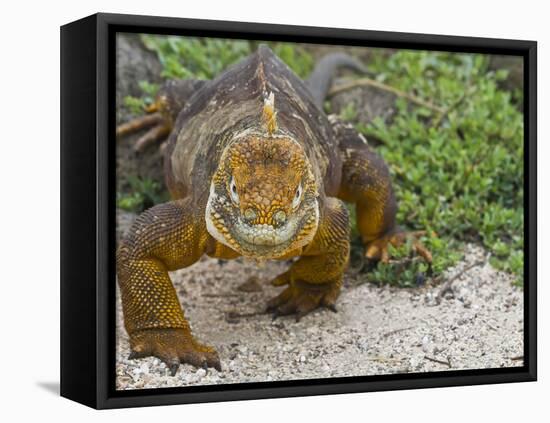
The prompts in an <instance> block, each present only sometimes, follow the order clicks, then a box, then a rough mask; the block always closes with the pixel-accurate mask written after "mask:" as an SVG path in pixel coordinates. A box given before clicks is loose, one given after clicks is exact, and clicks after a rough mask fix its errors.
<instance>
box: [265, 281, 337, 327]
mask: <svg viewBox="0 0 550 423" xmlns="http://www.w3.org/2000/svg"><path fill="white" fill-rule="evenodd" d="M285 279H286V276H285V274H283V275H281V276H279V277H277V278H276V279H274V280H273V281H272V284H273V285H276V286H280V285H284V284H288V286H287V287H286V288H285V290H284V291H283V292H281V293H280V294H279V295H278V296H276V297H275V298H272V299H271V300H269V301H268V303H267V310H266V311H267V312H272V313H273V318H276V317H278V316H285V315H289V314H295V315H296V321H299V320H300V319H301V318H302V317H304V316H305V315H306V314H308V313H309V312H311V311H313V310H315V309H316V308H318V307H326V308H328V309H329V310H331V311H333V312H336V306H335V303H336V300H337V298H338V296H339V295H340V288H341V286H342V282H341V280H338V281H336V282H333V283H323V284H312V283H307V282H303V281H292V282H290V281H288V282H286V281H285Z"/></svg>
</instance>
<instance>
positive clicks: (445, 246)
mask: <svg viewBox="0 0 550 423" xmlns="http://www.w3.org/2000/svg"><path fill="white" fill-rule="evenodd" d="M369 66H370V69H371V70H372V71H374V72H375V73H376V74H377V75H378V79H379V80H380V81H383V82H384V83H385V84H389V85H391V86H392V87H395V88H397V89H400V90H402V91H405V92H407V93H414V94H415V95H416V96H419V97H421V98H422V99H424V100H426V101H429V102H431V103H433V104H436V105H438V106H439V107H441V108H443V109H444V110H446V111H448V113H446V114H445V116H443V117H442V116H440V115H439V113H437V112H434V111H433V110H430V109H427V108H423V107H416V106H413V105H411V104H410V102H407V100H405V99H403V98H398V99H397V100H396V102H395V107H396V110H397V112H396V115H395V117H394V118H393V120H392V121H391V122H383V121H382V120H380V119H378V120H375V121H374V122H372V123H370V124H368V125H364V124H361V123H358V122H355V123H356V126H357V128H358V129H359V130H360V131H361V132H362V133H364V134H365V135H366V136H367V137H368V138H369V140H371V141H373V142H374V143H379V146H378V147H377V151H378V152H380V154H382V156H383V157H384V158H385V159H386V161H387V162H388V163H389V165H390V168H391V172H392V174H393V179H394V186H395V188H396V191H397V196H398V198H399V216H398V218H399V221H400V222H403V223H404V224H405V225H407V226H414V228H425V229H427V230H428V231H430V232H431V231H434V232H435V233H436V234H437V237H431V238H430V239H429V240H427V245H428V246H429V247H430V248H431V250H432V253H433V255H434V271H435V273H438V272H440V271H441V270H443V269H444V268H446V267H447V266H449V265H450V264H452V263H453V261H455V260H456V259H457V258H458V255H457V252H458V251H460V247H461V244H462V243H463V242H478V243H481V244H483V245H484V246H485V247H486V248H487V249H488V250H489V251H490V252H491V254H492V256H491V262H492V264H493V265H495V266H496V267H498V268H500V269H503V270H506V271H509V272H513V273H514V274H515V275H516V276H517V283H518V284H522V283H523V195H524V193H523V177H524V171H523V115H522V113H521V112H520V111H519V110H518V107H517V105H516V104H514V98H515V99H516V101H517V100H519V98H518V97H517V96H515V97H512V94H511V93H509V92H506V91H503V90H501V89H499V87H498V82H499V81H501V80H503V79H505V78H506V76H507V74H506V72H505V71H498V72H491V71H489V70H488V62H487V56H484V55H474V54H451V53H437V52H436V53H432V52H415V51H400V52H397V53H396V54H393V55H392V56H390V57H387V56H384V55H382V54H375V55H374V57H373V61H372V63H370V64H369ZM345 115H346V116H345V117H348V118H349V117H350V116H351V118H352V119H351V120H352V121H353V113H351V114H350V111H349V110H348V111H347V112H346V113H345ZM417 266H422V265H421V264H417ZM382 267H384V266H382ZM379 269H380V267H379ZM419 270H422V269H419ZM412 271H413V272H414V270H412ZM377 272H378V273H379V275H378V276H379V278H380V280H388V275H387V274H386V273H387V272H388V270H387V269H382V270H377ZM378 276H377V277H378ZM406 279H407V278H400V280H406ZM389 280H395V279H394V278H391V277H390V278H389Z"/></svg>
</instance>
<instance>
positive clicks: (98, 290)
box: [61, 13, 537, 409]
mask: <svg viewBox="0 0 550 423" xmlns="http://www.w3.org/2000/svg"><path fill="white" fill-rule="evenodd" d="M117 32H139V33H156V34H177V35H198V36H209V37H223V38H245V39H246V38H249V39H258V40H279V41H292V42H310V43H321V44H340V45H342V44H343V45H361V46H370V47H386V48H411V49H423V50H445V51H453V52H476V53H488V54H503V55H517V56H522V57H523V59H524V70H525V71H524V128H525V132H524V134H525V139H524V142H525V156H524V168H525V192H526V193H527V195H526V198H525V240H526V242H525V247H524V248H525V278H524V280H525V287H524V295H525V303H524V304H525V307H524V336H525V343H524V348H525V353H524V365H523V366H522V367H514V368H501V369H484V370H458V371H444V372H437V373H423V374H394V375H380V376H364V377H350V378H332V379H316V380H303V381H284V382H262V383H244V384H235V385H217V386H198V387H188V388H185V387H182V388H162V389H155V390H152V389H145V390H135V391H116V390H115V389H114V386H115V385H114V377H115V359H114V354H115V309H114V304H115V303H114V302H115V263H114V249H115V242H116V240H115V190H114V186H115V172H114V168H115V164H114V160H115V139H114V138H115V122H114V116H115V113H114V112H115V111H114V108H115V100H114V92H115V69H114V65H115V48H114V41H115V34H116V33H117ZM536 78H537V44H536V42H534V41H518V40H505V39H488V38H473V37H456V36H441V35H428V34H410V33H398V32H381V31H364V30H347V29H346V30H344V29H333V28H315V27H300V26H286V25H271V24H269V25H268V24H257V23H244V22H222V21H209V20H195V19H179V18H166V17H152V16H134V15H118V14H103V13H99V14H95V15H92V16H89V17H86V18H83V19H81V20H78V21H75V22H72V23H70V24H67V25H65V26H63V27H61V395H62V396H64V397H66V398H70V399H72V400H75V401H78V402H80V403H82V404H85V405H88V406H90V407H94V408H98V409H100V408H119V407H133V406H149V405H163V404H177V403H194V402H209V401H230V400H242V399H258V398H275V397H289V396H304V395H320V394H336V393H350V392H367V391H380V390H398V389H416V388H430V387H443V386H459V385H476V384H488V383H504V382H523V381H534V380H536V377H537V348H536V346H537V340H536V333H537V320H536V317H537V312H536V306H537V303H536V294H537V275H536V244H537V243H536V210H537V205H536V149H537V144H536V137H537V132H536V131H537V126H536V125H537V121H536V116H537V113H536V111H537V109H536V108H537V86H536V84H537V80H536Z"/></svg>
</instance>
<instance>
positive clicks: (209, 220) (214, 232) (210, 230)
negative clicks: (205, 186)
mask: <svg viewBox="0 0 550 423" xmlns="http://www.w3.org/2000/svg"><path fill="white" fill-rule="evenodd" d="M217 197H218V195H217V194H216V191H215V189H214V182H212V183H211V184H210V194H209V195H208V203H206V210H205V212H204V219H205V220H206V230H207V231H208V233H209V234H210V235H212V237H213V238H214V239H215V240H216V241H219V242H221V243H222V244H223V245H226V246H227V247H229V248H231V249H234V247H232V246H231V245H230V244H229V243H228V242H227V241H226V239H225V237H224V236H223V235H222V234H221V232H220V231H218V228H216V226H215V225H214V222H212V217H211V216H212V212H213V210H212V203H213V202H214V200H216V199H217Z"/></svg>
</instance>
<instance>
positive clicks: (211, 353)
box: [128, 329, 222, 376]
mask: <svg viewBox="0 0 550 423" xmlns="http://www.w3.org/2000/svg"><path fill="white" fill-rule="evenodd" d="M130 348H131V350H132V352H131V353H130V356H129V357H128V358H130V359H134V358H144V357H148V356H155V357H158V358H160V359H161V360H162V361H163V362H164V363H166V365H167V366H168V369H169V370H170V374H171V375H172V376H174V375H175V374H176V372H177V371H178V368H179V365H180V363H188V364H191V365H193V366H195V367H202V368H207V367H213V368H215V369H216V370H218V371H221V369H222V368H221V364H220V359H219V357H218V353H217V351H216V350H215V349H214V348H213V347H209V346H207V345H203V344H200V343H198V342H197V341H196V340H195V339H194V338H193V336H192V335H191V333H190V332H189V331H188V330H186V329H144V330H139V331H136V332H135V333H133V334H132V335H131V337H130Z"/></svg>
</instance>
